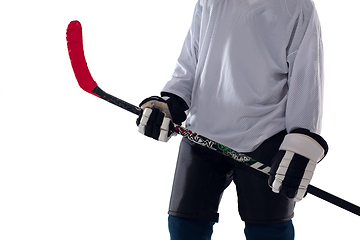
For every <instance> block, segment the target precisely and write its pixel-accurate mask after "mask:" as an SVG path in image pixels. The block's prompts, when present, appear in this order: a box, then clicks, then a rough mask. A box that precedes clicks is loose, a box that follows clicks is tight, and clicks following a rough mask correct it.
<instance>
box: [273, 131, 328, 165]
mask: <svg viewBox="0 0 360 240" xmlns="http://www.w3.org/2000/svg"><path fill="white" fill-rule="evenodd" d="M304 130H305V131H304ZM304 130H301V129H299V130H294V131H292V132H291V133H289V134H287V135H286V136H285V138H284V141H283V142H282V144H281V146H280V148H279V150H285V151H291V152H295V153H297V154H300V155H302V156H304V157H306V158H308V159H310V160H312V161H314V162H316V163H318V162H320V161H321V160H322V159H323V158H324V157H325V155H326V154H327V151H328V146H327V143H326V141H325V140H324V139H323V138H322V137H321V136H319V135H317V134H315V133H311V132H310V131H308V130H306V129H304Z"/></svg>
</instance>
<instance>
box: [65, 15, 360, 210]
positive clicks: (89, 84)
mask: <svg viewBox="0 0 360 240" xmlns="http://www.w3.org/2000/svg"><path fill="white" fill-rule="evenodd" d="M66 38H67V46H68V51H69V57H70V60H71V65H72V67H73V70H74V73H75V77H76V79H77V81H78V83H79V86H80V87H81V88H82V89H83V90H84V91H86V92H88V93H90V94H93V95H95V96H97V97H99V98H101V99H103V100H105V101H107V102H110V103H112V104H114V105H116V106H118V107H121V108H123V109H125V110H127V111H129V112H132V113H134V114H136V115H139V114H140V113H141V111H142V110H141V108H139V107H136V106H134V105H132V104H130V103H128V102H125V101H123V100H121V99H118V98H116V97H114V96H112V95H110V94H108V93H106V92H104V91H103V90H101V89H100V88H99V86H98V85H97V83H96V82H95V81H94V79H93V78H92V76H91V74H90V71H89V69H88V67H87V64H86V60H85V56H84V49H83V43H82V28H81V24H80V22H79V21H72V22H70V24H69V26H68V28H67V35H66ZM175 132H176V133H178V134H180V135H182V136H183V137H185V138H187V139H189V140H191V141H193V142H195V143H197V144H199V145H202V146H204V147H206V148H209V149H212V150H214V151H216V152H218V153H221V154H223V155H226V156H228V157H230V158H232V159H233V160H236V161H237V162H240V163H242V164H245V165H247V166H249V167H251V168H253V169H256V170H258V171H260V172H262V173H264V174H267V175H269V174H270V167H269V166H266V165H265V164H263V163H261V162H258V161H256V160H255V159H252V158H251V157H249V156H246V155H245V154H242V153H239V152H236V151H235V150H233V149H231V148H228V147H226V146H224V145H222V144H220V143H217V142H215V141H213V140H210V139H208V138H206V137H204V136H201V135H199V134H197V133H194V132H192V131H190V130H188V129H186V128H183V127H181V126H179V125H175ZM307 192H308V193H310V194H312V195H314V196H316V197H319V198H321V199H323V200H326V201H328V202H330V203H332V204H334V205H336V206H338V207H341V208H343V209H345V210H348V211H350V212H352V213H354V214H356V215H358V216H360V207H358V206H356V205H354V204H352V203H350V202H348V201H345V200H343V199H341V198H339V197H336V196H334V195H332V194H330V193H327V192H325V191H323V190H321V189H319V188H316V187H314V186H312V185H309V186H308V190H307Z"/></svg>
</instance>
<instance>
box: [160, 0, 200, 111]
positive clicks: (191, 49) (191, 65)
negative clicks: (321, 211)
mask: <svg viewBox="0 0 360 240" xmlns="http://www.w3.org/2000/svg"><path fill="white" fill-rule="evenodd" d="M201 12H202V7H201V6H200V1H199V2H198V3H197V5H196V7H195V11H194V15H193V20H192V23H191V27H190V29H189V31H188V33H187V36H186V38H185V41H184V44H183V47H182V50H181V53H180V56H179V58H178V60H177V63H176V67H175V71H174V73H173V75H172V78H171V80H170V81H168V82H167V83H166V85H165V86H164V88H163V90H162V91H163V92H169V93H172V94H175V95H177V96H179V97H181V98H182V99H183V100H184V101H185V102H186V104H187V105H188V106H190V104H191V95H192V89H193V85H194V81H195V72H196V66H197V63H198V51H199V35H200V33H199V32H200V22H201Z"/></svg>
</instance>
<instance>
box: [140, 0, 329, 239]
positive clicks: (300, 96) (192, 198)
mask: <svg viewBox="0 0 360 240" xmlns="http://www.w3.org/2000/svg"><path fill="white" fill-rule="evenodd" d="M322 66H323V49H322V42H321V31H320V24H319V19H318V15H317V12H316V9H315V7H314V4H313V2H312V1H311V0H199V1H198V2H197V4H196V7H195V12H194V15H193V21H192V25H191V28H190V30H189V32H188V34H187V37H186V39H185V42H184V45H183V48H182V51H181V54H180V56H179V59H178V61H177V65H176V68H175V71H174V74H173V77H172V79H171V80H170V81H169V82H167V84H166V85H165V87H164V88H163V90H162V92H161V97H150V98H147V99H145V100H144V101H143V102H142V103H141V104H140V106H141V107H142V108H143V110H144V111H143V114H142V115H141V116H140V117H139V119H138V121H137V124H138V126H139V131H140V132H141V133H143V134H145V135H147V136H149V137H152V138H154V139H157V140H161V141H165V142H166V141H167V140H168V138H169V137H170V136H171V133H172V128H173V125H172V122H174V123H177V124H181V123H182V122H184V121H185V120H186V123H185V124H186V127H187V128H188V129H190V130H192V131H194V132H196V133H198V134H201V135H203V136H206V137H207V138H210V139H213V140H214V141H216V142H219V143H221V144H224V145H226V146H228V147H230V148H232V149H234V150H237V151H239V152H242V153H246V154H247V155H249V156H251V157H252V158H254V159H256V160H258V161H260V162H263V163H265V164H267V165H271V176H270V177H269V178H268V177H267V176H266V175H264V174H260V175H258V173H257V172H256V171H255V170H252V169H250V168H248V167H246V166H242V165H241V164H240V163H239V164H237V163H236V164H235V163H233V161H231V160H229V159H228V158H227V157H225V156H223V155H220V154H217V153H215V152H213V151H212V150H209V149H206V148H204V147H202V146H199V145H197V144H196V143H193V142H191V141H189V140H186V139H183V140H182V142H181V144H180V149H179V155H178V161H177V167H176V171H175V177H174V183H173V190H172V195H171V200H170V206H169V219H168V221H169V231H170V236H171V239H172V240H209V239H210V238H211V235H212V232H213V225H214V223H215V222H217V221H218V217H219V215H218V212H217V211H218V206H219V203H220V199H221V196H222V193H223V191H224V190H225V189H226V187H227V186H228V185H229V184H230V183H231V182H232V181H234V183H235V185H236V190H237V195H238V211H239V214H240V216H241V219H242V220H243V221H244V222H245V235H246V238H247V239H248V240H275V239H276V240H290V239H294V227H293V224H292V220H291V219H292V217H293V212H294V206H295V202H298V201H300V200H301V199H302V198H303V197H304V195H305V193H306V189H307V186H308V185H309V182H310V180H311V178H312V175H313V172H314V170H315V167H316V165H317V163H318V162H319V161H320V160H321V159H322V158H323V157H324V156H325V155H326V153H327V149H328V147H327V144H326V142H325V141H324V139H323V138H322V137H321V136H320V135H319V133H320V128H321V118H322V98H323V71H322Z"/></svg>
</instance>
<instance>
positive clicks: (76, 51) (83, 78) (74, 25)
mask: <svg viewBox="0 0 360 240" xmlns="http://www.w3.org/2000/svg"><path fill="white" fill-rule="evenodd" d="M66 40H67V47H68V52H69V57H70V61H71V66H72V68H73V70H74V74H75V77H76V79H77V81H78V83H79V86H80V87H81V88H82V89H83V90H84V91H86V92H88V93H91V94H93V95H95V96H97V97H100V96H99V95H97V94H95V93H93V92H92V90H94V88H95V87H96V86H97V83H96V82H95V81H94V79H93V78H92V76H91V74H90V71H89V68H88V66H87V63H86V60H85V55H84V47H83V39H82V28H81V24H80V22H79V21H72V22H70V23H69V25H68V28H67V31H66Z"/></svg>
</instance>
